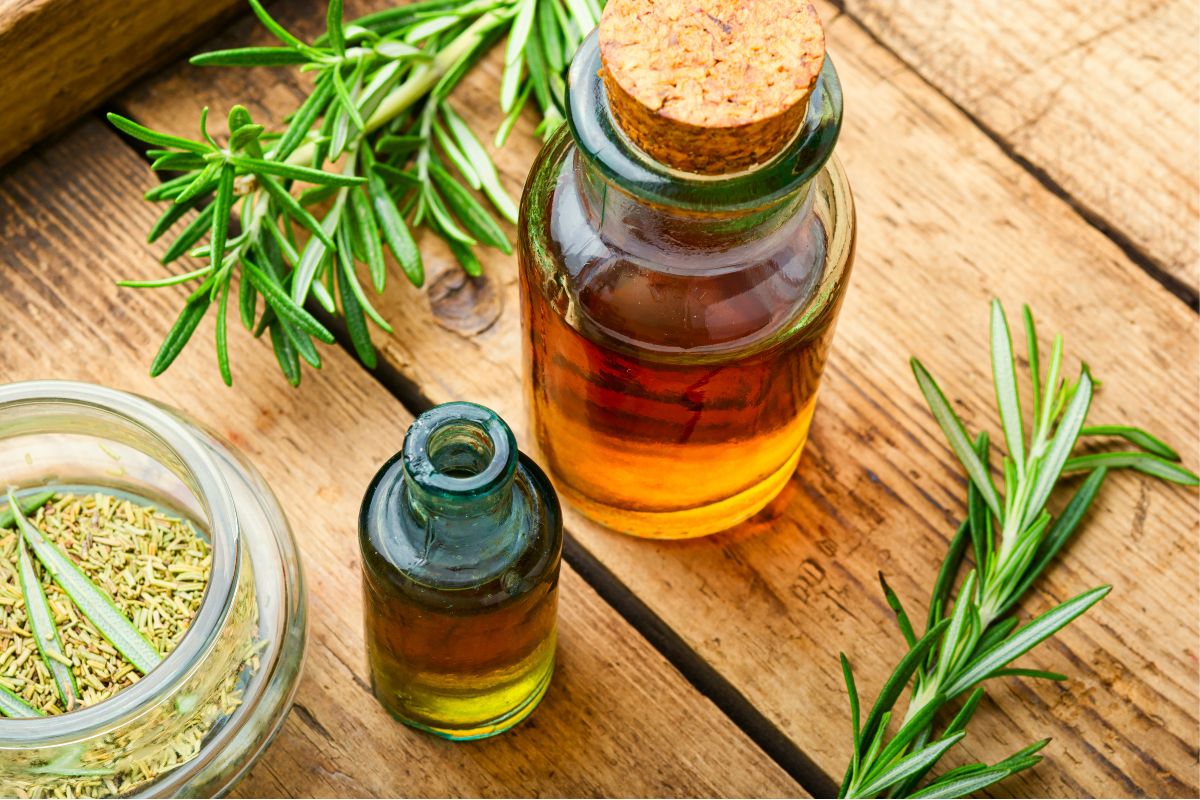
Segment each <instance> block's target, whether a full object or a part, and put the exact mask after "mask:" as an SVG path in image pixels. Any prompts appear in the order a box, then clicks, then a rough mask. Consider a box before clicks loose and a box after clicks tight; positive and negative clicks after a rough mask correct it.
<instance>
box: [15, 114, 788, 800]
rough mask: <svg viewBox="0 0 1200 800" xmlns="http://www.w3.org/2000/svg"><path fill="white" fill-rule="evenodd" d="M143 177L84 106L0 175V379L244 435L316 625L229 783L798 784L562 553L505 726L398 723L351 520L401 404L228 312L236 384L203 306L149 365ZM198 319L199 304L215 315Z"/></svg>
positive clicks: (701, 790) (156, 328)
mask: <svg viewBox="0 0 1200 800" xmlns="http://www.w3.org/2000/svg"><path fill="white" fill-rule="evenodd" d="M150 180H152V178H151V175H150V173H149V171H148V170H147V169H146V167H145V165H144V163H142V162H141V161H140V160H139V158H138V157H137V155H136V154H135V153H134V152H133V151H132V150H130V149H129V148H128V147H127V146H126V145H125V144H124V143H123V142H122V141H121V140H120V139H119V138H118V137H117V136H116V135H115V134H113V133H112V132H110V131H107V130H104V129H103V128H102V127H101V125H100V124H99V123H98V122H96V121H87V122H85V123H83V124H82V125H81V126H79V127H78V128H76V129H75V130H73V131H72V132H71V133H70V134H68V135H67V136H66V137H65V138H64V139H63V140H62V141H60V142H59V143H57V144H55V145H53V146H51V147H48V148H45V149H41V150H37V151H34V152H32V153H31V154H30V155H28V156H26V157H25V159H24V160H23V161H22V162H21V164H20V165H18V166H15V167H14V168H13V169H12V170H11V171H10V172H9V174H8V175H7V176H6V177H5V179H4V180H3V181H0V242H2V243H3V252H2V255H0V268H2V274H3V276H4V281H3V291H2V292H0V319H3V320H4V323H3V325H2V326H0V376H2V378H3V379H4V380H6V381H7V380H19V379H27V378H35V377H39V378H44V377H56V378H76V379H86V380H92V381H97V382H101V383H104V384H106V385H109V386H114V387H117V388H121V389H127V390H132V391H138V392H143V393H146V394H149V395H152V396H154V397H157V398H160V399H162V400H163V401H165V402H168V403H171V404H173V405H175V406H176V407H178V408H182V409H185V410H187V411H188V412H189V413H191V414H193V415H194V416H196V417H197V418H198V419H200V420H202V421H204V422H207V423H209V424H211V425H213V426H214V427H216V428H217V429H218V430H220V431H221V432H222V433H224V434H225V435H226V436H227V437H229V439H230V440H231V441H233V442H235V443H236V444H238V445H239V446H240V447H241V448H243V450H244V451H245V452H246V453H247V455H248V456H249V457H250V458H251V460H252V461H254V463H256V464H257V465H258V466H259V468H260V469H262V471H263V473H264V474H265V476H266V477H267V479H268V481H270V483H271V484H272V485H273V486H274V488H275V491H276V492H277V493H278V495H279V497H280V499H281V501H282V502H283V504H284V506H285V508H286V510H287V512H288V515H289V517H290V519H291V522H292V524H293V526H294V529H295V531H296V534H297V536H298V538H299V541H300V545H301V550H302V552H303V557H304V564H305V568H306V571H307V579H308V581H309V589H310V594H309V601H310V605H309V611H310V618H311V628H310V633H311V639H310V650H309V659H308V664H307V670H306V673H305V677H304V679H303V681H302V684H301V688H300V692H299V703H300V707H299V708H298V709H297V711H296V713H295V714H293V715H292V717H291V718H290V720H289V722H288V723H287V726H286V728H285V730H284V733H283V735H282V736H281V737H280V738H279V739H278V740H277V741H276V743H275V744H274V745H273V746H272V747H271V749H270V750H269V751H268V753H267V755H266V757H265V760H264V761H263V763H262V765H261V766H260V767H259V768H258V769H256V770H255V771H254V772H253V773H252V776H251V778H250V779H249V780H248V781H247V783H246V784H245V785H244V786H243V787H242V792H243V793H245V794H247V795H249V796H261V795H279V794H286V795H293V796H296V795H299V796H312V795H317V796H360V795H381V796H391V795H397V794H404V795H432V796H460V795H479V794H483V795H506V796H512V795H553V796H562V795H568V796H575V795H596V794H608V795H642V794H649V795H670V796H674V795H689V796H690V795H714V794H731V795H759V794H768V795H794V794H797V793H802V792H803V790H802V789H801V787H799V786H798V785H797V784H796V783H794V782H793V781H791V780H790V779H789V778H788V776H787V775H786V774H785V773H784V772H783V771H782V770H781V769H780V768H779V767H778V766H777V765H775V764H774V763H773V762H771V761H770V760H769V759H768V758H767V757H766V756H765V755H764V754H763V753H762V752H761V751H760V750H758V749H757V748H756V747H755V746H754V745H753V744H752V743H751V742H750V741H749V740H748V739H747V738H746V736H745V735H743V734H742V733H741V732H740V731H739V730H737V729H736V728H735V727H734V726H733V725H732V723H730V722H729V720H728V719H726V718H725V717H724V716H723V715H721V714H720V712H719V711H718V710H717V709H716V708H715V707H714V706H713V705H712V704H711V703H710V702H709V701H708V700H706V699H705V698H703V697H701V696H700V695H699V694H698V693H697V692H696V691H695V690H694V689H692V687H691V686H689V685H688V684H687V683H686V682H685V681H684V680H683V679H682V678H681V677H680V676H679V674H678V673H677V672H675V671H674V670H673V669H672V668H671V667H670V666H669V665H668V664H667V663H666V662H665V661H664V659H663V658H662V657H661V656H659V655H658V654H657V653H656V652H655V651H654V650H653V648H652V647H651V646H650V645H649V644H648V643H647V642H646V641H645V640H644V639H642V638H641V636H639V635H638V634H637V633H636V632H635V631H633V630H632V629H631V628H630V627H629V626H628V625H627V624H626V623H625V622H624V621H623V620H622V619H621V618H620V617H619V616H618V615H617V614H616V613H615V612H614V611H613V609H612V608H610V607H609V606H608V605H607V604H605V603H604V602H603V601H602V600H601V599H600V598H599V597H597V595H596V594H595V593H594V592H593V591H592V590H591V589H590V588H589V587H588V586H587V585H586V584H585V583H584V582H583V581H582V580H580V578H579V577H578V575H576V574H575V573H574V572H573V571H572V570H571V569H570V568H569V567H566V566H565V565H564V570H563V573H564V574H563V583H562V602H561V617H560V619H561V646H560V651H559V652H560V667H559V671H558V673H557V675H556V676H555V679H554V684H553V685H552V687H551V689H550V692H549V693H548V695H547V697H546V700H545V701H544V704H543V705H542V707H541V708H539V709H538V710H537V712H536V713H535V714H534V715H533V716H532V717H531V718H530V719H529V720H528V721H527V722H526V723H525V724H524V725H523V726H522V727H521V728H520V729H519V730H518V731H516V732H513V733H512V734H509V735H505V736H502V737H499V738H498V739H495V740H490V741H486V742H479V743H474V744H466V745H455V744H452V743H449V742H445V741H442V740H440V739H435V738H433V737H430V736H427V735H424V734H420V733H417V732H415V731H412V730H409V729H407V728H405V727H404V726H402V725H400V724H399V723H396V722H394V721H393V720H392V719H391V718H390V717H388V715H387V714H386V712H384V711H383V709H382V707H381V706H379V705H378V704H377V703H376V702H375V701H374V700H373V698H372V697H371V695H370V693H369V690H368V689H367V685H366V682H365V679H364V674H365V664H364V661H365V659H364V654H363V646H362V635H361V627H360V618H361V605H360V588H359V569H358V553H357V537H356V535H355V525H356V520H357V508H358V503H359V500H360V498H361V492H362V491H363V489H364V488H365V486H366V484H367V481H368V480H369V478H370V477H371V475H372V473H373V472H374V470H375V469H376V468H377V467H378V466H379V464H381V463H382V462H383V460H384V459H386V458H387V457H388V456H390V455H391V454H392V453H393V452H394V451H395V450H397V449H398V448H399V447H400V443H401V441H402V438H403V433H404V429H405V427H406V426H407V423H408V422H409V421H410V419H411V418H410V416H409V415H408V413H407V412H406V411H405V410H404V408H403V407H402V406H401V405H400V404H399V403H398V402H396V401H395V400H394V399H393V398H392V397H391V396H390V395H388V394H387V393H386V392H385V391H384V390H383V389H382V388H381V387H380V386H379V385H378V384H377V383H376V382H375V381H374V380H372V379H371V377H370V376H369V375H368V374H367V373H366V372H364V371H362V370H361V369H360V368H359V367H358V366H357V365H355V364H353V363H351V362H350V360H349V358H348V357H347V356H345V355H344V354H343V353H342V352H341V351H340V350H338V349H337V348H330V349H329V350H328V351H327V352H326V353H325V359H326V364H325V367H324V369H323V370H322V371H321V372H320V373H318V374H315V375H310V376H308V377H307V378H306V380H305V384H304V386H303V388H302V389H300V390H299V391H293V390H291V389H289V388H287V387H286V385H284V384H283V383H281V382H280V381H278V380H276V375H275V369H276V367H275V365H274V363H273V359H272V356H271V354H270V352H269V351H268V350H267V349H265V348H261V347H257V346H255V343H254V342H252V341H251V340H250V339H249V336H248V335H247V334H246V332H245V331H244V330H242V329H241V328H240V326H235V327H237V330H235V331H233V332H232V333H231V339H234V340H236V344H235V345H234V347H235V353H236V355H235V360H234V375H235V380H236V384H235V386H236V389H234V390H232V391H227V390H225V389H224V388H223V387H222V386H221V385H220V382H219V379H218V378H217V375H216V374H215V372H214V371H213V370H212V358H213V348H212V346H211V341H212V338H213V327H212V324H211V323H212V320H211V318H210V319H209V320H207V321H206V323H205V324H204V325H202V326H201V328H200V329H199V331H198V333H197V339H198V341H195V342H193V343H192V344H191V345H190V347H191V348H195V349H194V350H193V351H192V352H189V353H188V354H187V355H186V356H184V358H183V361H182V362H181V363H179V364H177V365H176V366H175V367H174V368H173V369H172V370H171V371H170V373H169V374H168V375H167V376H165V377H164V378H163V379H161V380H151V379H150V378H149V377H147V375H146V360H145V356H146V354H147V353H149V352H151V351H152V350H153V348H154V347H155V345H156V342H157V340H158V338H159V336H160V334H161V332H162V330H163V328H165V327H166V326H167V325H168V324H169V322H170V320H171V319H172V317H173V315H174V313H175V308H174V301H175V300H176V298H175V297H174V296H173V295H171V294H170V293H158V292H153V293H146V292H138V291H134V290H128V289H119V288H117V287H116V286H115V285H114V281H115V280H116V279H117V278H118V277H143V278H145V277H149V276H151V275H154V274H158V272H159V271H160V269H161V268H160V267H159V266H158V265H157V264H156V263H155V258H154V256H155V254H157V253H160V252H161V250H160V249H159V248H158V247H157V246H155V247H153V248H151V247H148V246H146V245H145V244H144V243H143V235H144V233H143V232H144V230H145V227H146V225H148V224H149V223H150V222H151V221H152V219H153V212H152V209H150V208H148V207H147V206H146V205H145V204H144V203H143V202H142V201H141V200H140V199H139V196H140V193H141V191H142V190H143V188H144V187H145V185H146V184H147V183H148V182H149V181H150ZM210 317H211V315H210Z"/></svg>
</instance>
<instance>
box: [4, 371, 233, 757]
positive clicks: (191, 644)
mask: <svg viewBox="0 0 1200 800" xmlns="http://www.w3.org/2000/svg"><path fill="white" fill-rule="evenodd" d="M98 421H99V422H103V423H104V426H105V427H104V429H103V433H94V432H92V431H91V430H88V429H87V426H88V425H89V424H95V423H97V422H98ZM81 435H86V436H87V437H89V438H99V439H101V440H103V441H102V442H101V446H100V448H99V451H103V450H105V447H104V445H103V442H104V441H107V442H110V443H112V444H113V445H114V446H117V447H121V448H124V451H125V452H126V453H127V454H129V455H137V456H139V457H143V458H145V459H147V460H148V461H150V462H154V463H155V464H156V465H157V467H158V468H159V469H160V470H161V473H160V474H161V476H162V479H163V480H164V481H166V480H168V478H167V476H168V475H171V476H173V477H174V478H175V479H177V481H178V488H179V489H180V490H181V491H182V492H184V493H187V494H189V495H190V497H187V498H183V497H179V496H176V497H175V498H174V499H175V500H177V501H180V502H182V503H183V504H184V505H186V506H189V507H190V508H189V511H191V512H192V513H195V514H196V516H197V518H198V519H199V520H200V521H201V522H202V523H203V524H204V525H205V526H206V527H207V533H208V535H209V539H210V544H211V547H212V567H211V571H210V573H209V577H208V585H207V587H206V589H205V591H204V596H203V599H202V600H201V604H200V609H199V611H198V612H197V613H196V617H195V618H194V619H193V620H192V622H191V624H190V625H189V627H188V629H187V630H186V631H185V632H184V634H183V637H182V638H181V639H180V640H179V642H178V643H177V644H176V646H175V647H174V648H173V649H172V650H171V652H169V653H167V655H166V657H165V658H164V659H163V661H162V662H161V663H160V664H158V666H156V667H155V668H154V669H152V670H151V671H150V672H148V673H147V674H146V675H145V677H143V678H142V679H141V680H140V681H138V682H137V683H135V684H134V685H132V686H129V687H127V688H125V689H122V690H121V691H119V692H117V693H116V694H114V695H113V696H112V697H109V698H108V699H106V700H103V701H101V702H99V703H97V704H95V705H92V706H88V707H86V708H81V709H77V710H75V711H69V712H66V713H63V714H58V715H54V716H46V717H36V718H31V719H0V749H4V748H10V747H33V746H50V745H53V744H56V743H58V742H66V741H74V740H77V739H82V738H85V737H87V736H91V735H95V734H96V733H97V732H99V731H103V730H105V729H106V728H108V727H109V726H112V725H115V724H119V723H120V722H121V721H123V720H126V719H130V718H132V717H134V716H137V715H139V714H141V713H143V712H145V711H147V710H148V709H150V708H152V707H153V706H155V705H157V704H158V703H159V702H160V701H161V700H162V699H163V698H165V697H168V696H170V694H171V691H172V689H173V688H174V687H176V686H178V685H180V684H181V683H182V682H183V681H184V680H186V678H187V676H188V675H189V674H190V673H191V672H192V671H193V670H194V669H196V668H197V666H198V665H199V664H200V662H201V660H202V658H203V654H204V653H206V652H207V651H208V649H209V648H210V646H211V645H212V643H213V641H214V640H215V638H216V636H217V634H218V632H219V630H220V627H221V624H222V621H223V620H224V618H225V616H226V615H227V613H228V611H229V606H230V603H231V600H232V596H233V592H234V589H235V587H236V585H237V580H238V572H239V566H238V557H237V554H238V549H239V540H240V535H241V534H240V530H239V528H238V523H237V517H236V515H235V512H234V508H233V498H232V496H231V494H230V491H229V487H228V486H227V485H226V483H225V481H224V479H223V478H222V477H221V475H220V473H219V471H218V470H217V467H216V465H215V463H213V461H212V460H211V458H210V457H209V456H208V454H207V453H205V452H204V451H203V449H202V447H201V445H200V443H199V442H198V441H196V439H195V438H194V437H193V436H192V435H191V434H190V433H188V432H187V431H186V430H185V429H184V428H183V426H182V425H181V424H180V423H179V422H177V421H176V420H175V419H173V418H172V417H171V416H170V415H169V414H167V413H166V412H164V411H163V410H162V409H160V408H159V407H158V406H157V405H155V404H154V403H153V402H152V401H149V400H146V399H144V398H142V397H138V396H136V395H130V394H126V393H124V392H119V391H116V390H112V389H107V388H105V387H102V386H95V385H92V384H87V383H77V382H73V381H29V382H25V383H14V384H10V385H8V386H4V387H0V439H8V438H14V437H17V438H19V439H20V440H21V441H27V440H29V439H30V437H33V439H35V440H36V439H38V438H45V439H47V441H48V442H49V445H50V447H49V450H50V451H53V450H54V449H55V447H56V446H57V445H56V444H55V441H54V437H60V438H61V437H76V438H78V437H80V436H81ZM51 461H52V458H51ZM46 466H53V467H56V468H58V469H59V470H61V466H62V465H60V464H54V463H50V464H47V465H46ZM80 468H81V469H89V470H90V469H92V468H91V467H87V468H84V467H80ZM48 477H49V478H50V479H51V480H50V482H49V483H45V484H44V485H45V486H47V487H48V488H54V487H55V486H56V485H63V484H69V483H78V480H77V479H78V478H79V477H84V476H82V475H78V474H76V475H71V476H68V475H66V474H63V473H62V472H61V471H56V472H54V473H49V474H48ZM96 477H97V478H99V477H102V473H96ZM71 478H75V479H76V480H71ZM96 483H97V484H101V485H107V484H108V483H110V482H106V481H102V480H97V481H96ZM39 485H42V484H39ZM113 485H114V486H116V485H117V484H113ZM22 488H25V487H22ZM130 488H135V487H130ZM147 488H152V489H157V488H160V487H147Z"/></svg>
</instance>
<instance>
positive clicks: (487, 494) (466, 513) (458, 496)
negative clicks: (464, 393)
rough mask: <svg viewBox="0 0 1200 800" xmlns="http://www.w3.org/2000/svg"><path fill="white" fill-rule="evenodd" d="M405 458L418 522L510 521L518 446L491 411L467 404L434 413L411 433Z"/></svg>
mask: <svg viewBox="0 0 1200 800" xmlns="http://www.w3.org/2000/svg"><path fill="white" fill-rule="evenodd" d="M403 453H404V455H403V459H404V476H405V479H406V483H407V487H408V497H409V503H410V506H411V508H412V511H413V513H414V515H415V516H416V517H417V518H418V519H420V520H422V521H423V522H427V521H428V520H430V519H448V520H449V519H455V520H467V519H474V518H481V517H486V518H491V519H492V520H495V521H502V520H504V519H506V518H507V517H508V513H509V510H510V509H511V506H512V483H513V477H514V475H515V474H516V470H517V459H518V452H517V443H516V439H515V438H514V437H513V433H512V431H511V430H510V429H509V427H508V426H507V425H506V424H505V423H504V421H503V420H502V419H500V417H498V416H496V414H494V413H493V412H491V411H490V410H488V409H486V408H484V407H483V406H478V405H475V404H474V403H463V402H458V403H446V404H443V405H440V406H437V407H435V408H433V409H430V410H429V411H427V412H425V413H424V414H422V415H421V416H419V417H418V418H417V419H416V420H415V421H414V422H413V424H412V426H411V427H410V428H409V430H408V434H407V435H406V436H405V437H404V450H403ZM470 527H473V526H470Z"/></svg>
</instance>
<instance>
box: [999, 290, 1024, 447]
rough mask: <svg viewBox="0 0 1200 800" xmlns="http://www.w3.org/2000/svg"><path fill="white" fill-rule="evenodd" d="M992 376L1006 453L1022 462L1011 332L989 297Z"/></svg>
mask: <svg viewBox="0 0 1200 800" xmlns="http://www.w3.org/2000/svg"><path fill="white" fill-rule="evenodd" d="M992 376H993V379H994V382H995V387H996V407H997V408H998V409H999V411H1000V423H1001V425H1003V427H1004V441H1005V442H1006V443H1007V444H1008V454H1009V456H1010V457H1011V458H1012V459H1013V461H1015V462H1016V463H1017V464H1019V465H1022V466H1023V465H1024V464H1025V428H1024V421H1023V418H1022V416H1021V397H1020V394H1019V393H1018V390H1017V365H1016V362H1015V361H1014V359H1013V349H1012V334H1010V333H1009V330H1008V318H1007V317H1006V316H1005V315H1004V307H1003V306H1001V305H1000V301H999V300H992Z"/></svg>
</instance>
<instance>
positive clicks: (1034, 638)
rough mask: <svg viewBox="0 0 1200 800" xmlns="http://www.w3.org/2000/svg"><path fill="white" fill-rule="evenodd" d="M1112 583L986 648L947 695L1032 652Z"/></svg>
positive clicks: (1073, 600)
mask: <svg viewBox="0 0 1200 800" xmlns="http://www.w3.org/2000/svg"><path fill="white" fill-rule="evenodd" d="M1111 590H1112V587H1111V586H1098V587H1096V588H1095V589H1091V590H1089V591H1086V592H1084V593H1083V594H1080V595H1078V596H1076V597H1074V598H1072V599H1070V600H1068V601H1066V602H1065V603H1062V604H1061V605H1059V606H1057V607H1055V608H1053V609H1051V610H1050V611H1047V612H1046V613H1044V614H1042V615H1041V616H1039V617H1037V618H1036V619H1034V620H1032V621H1031V622H1029V623H1028V624H1026V625H1025V626H1024V627H1023V628H1020V629H1018V630H1017V631H1015V632H1014V633H1013V634H1012V635H1011V636H1009V637H1008V638H1007V639H1005V640H1004V641H1003V642H1001V643H1000V644H998V645H996V646H995V647H993V648H992V649H991V650H988V651H986V652H984V653H983V654H982V655H980V656H979V657H978V658H977V659H976V660H975V661H974V662H972V663H971V664H970V665H969V666H968V667H967V668H966V669H964V670H963V671H962V672H960V673H959V674H958V675H956V676H955V678H954V680H953V681H952V682H951V683H950V685H949V686H947V687H946V690H945V694H946V697H949V698H953V697H955V696H956V695H958V694H960V693H961V692H963V691H965V690H967V689H969V688H971V687H972V686H974V685H975V684H976V683H978V682H979V681H981V680H983V679H984V678H986V677H987V676H988V675H990V674H991V673H992V672H994V671H995V670H997V669H1001V668H1003V667H1004V666H1005V665H1006V664H1008V663H1009V662H1011V661H1012V660H1013V659H1015V658H1018V657H1020V656H1022V655H1024V654H1025V653H1027V652H1029V650H1030V649H1031V648H1033V647H1034V646H1036V645H1037V644H1038V643H1040V642H1042V641H1044V640H1046V639H1047V638H1049V637H1050V636H1052V635H1054V633H1055V632H1057V631H1059V630H1060V629H1062V628H1063V627H1064V626H1066V625H1067V624H1068V623H1070V622H1071V620H1073V619H1075V618H1076V617H1078V616H1079V615H1080V614H1082V613H1083V612H1085V611H1087V610H1088V609H1089V608H1091V607H1092V606H1093V605H1095V604H1096V603H1098V602H1100V599H1101V598H1103V597H1104V596H1105V595H1106V594H1108V593H1109V591H1111Z"/></svg>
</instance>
